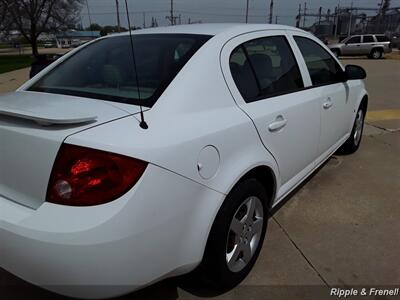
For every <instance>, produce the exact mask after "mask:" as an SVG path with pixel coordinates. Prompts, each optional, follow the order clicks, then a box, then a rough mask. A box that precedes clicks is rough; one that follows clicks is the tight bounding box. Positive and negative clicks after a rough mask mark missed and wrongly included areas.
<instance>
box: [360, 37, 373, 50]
mask: <svg viewBox="0 0 400 300" xmlns="http://www.w3.org/2000/svg"><path fill="white" fill-rule="evenodd" d="M375 44H376V43H375V39H374V36H373V35H364V36H362V44H361V50H360V53H361V54H370V53H371V50H372V48H373V46H375Z"/></svg>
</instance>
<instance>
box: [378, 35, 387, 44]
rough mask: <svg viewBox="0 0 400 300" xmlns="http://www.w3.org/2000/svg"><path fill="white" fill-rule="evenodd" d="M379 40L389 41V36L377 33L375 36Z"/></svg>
mask: <svg viewBox="0 0 400 300" xmlns="http://www.w3.org/2000/svg"><path fill="white" fill-rule="evenodd" d="M375 37H376V39H377V40H378V42H389V41H390V40H389V38H388V37H387V36H385V35H376V36H375Z"/></svg>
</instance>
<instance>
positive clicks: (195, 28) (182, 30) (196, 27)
mask: <svg viewBox="0 0 400 300" xmlns="http://www.w3.org/2000/svg"><path fill="white" fill-rule="evenodd" d="M258 30H297V31H302V32H304V31H303V30H301V29H298V28H295V27H291V26H285V25H275V24H243V23H208V24H189V25H176V26H165V27H154V28H146V29H140V30H134V31H132V34H157V33H158V34H164V33H169V34H173V33H176V34H202V35H212V36H216V35H219V34H221V33H227V32H229V33H231V34H232V35H240V34H244V33H247V32H252V31H258ZM117 35H129V32H124V33H120V34H113V35H111V36H117Z"/></svg>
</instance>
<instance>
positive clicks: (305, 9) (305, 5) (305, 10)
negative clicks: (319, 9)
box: [303, 2, 307, 28]
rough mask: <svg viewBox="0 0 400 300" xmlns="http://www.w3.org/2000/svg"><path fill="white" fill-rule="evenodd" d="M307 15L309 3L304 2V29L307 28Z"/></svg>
mask: <svg viewBox="0 0 400 300" xmlns="http://www.w3.org/2000/svg"><path fill="white" fill-rule="evenodd" d="M306 13H307V2H304V18H303V28H305V27H306Z"/></svg>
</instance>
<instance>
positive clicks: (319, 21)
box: [318, 6, 322, 25]
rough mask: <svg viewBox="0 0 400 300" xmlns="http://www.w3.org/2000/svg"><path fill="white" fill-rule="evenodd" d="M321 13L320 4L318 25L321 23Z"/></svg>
mask: <svg viewBox="0 0 400 300" xmlns="http://www.w3.org/2000/svg"><path fill="white" fill-rule="evenodd" d="M321 14H322V6H320V7H319V10H318V25H321Z"/></svg>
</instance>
